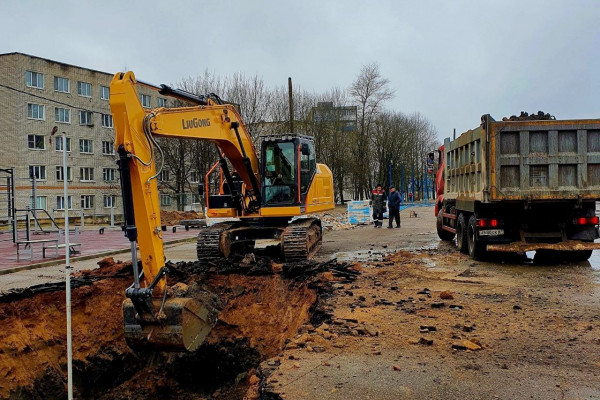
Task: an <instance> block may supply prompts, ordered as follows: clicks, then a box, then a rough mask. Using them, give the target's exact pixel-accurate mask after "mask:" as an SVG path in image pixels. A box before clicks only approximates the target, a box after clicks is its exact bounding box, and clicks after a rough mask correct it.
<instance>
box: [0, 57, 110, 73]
mask: <svg viewBox="0 0 600 400" xmlns="http://www.w3.org/2000/svg"><path fill="white" fill-rule="evenodd" d="M13 55H20V56H26V57H31V58H37V59H38V60H44V61H48V62H51V63H55V64H61V65H65V66H67V67H75V68H80V69H85V70H88V71H93V72H98V73H100V74H105V75H109V76H113V75H114V74H111V73H109V72H104V71H98V70H97V69H92V68H86V67H81V66H79V65H74V64H68V63H64V62H61V61H55V60H51V59H49V58H44V57H38V56H33V55H31V54H27V53H20V52H18V51H14V52H12V53H2V54H0V57H4V56H13Z"/></svg>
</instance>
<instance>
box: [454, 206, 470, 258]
mask: <svg viewBox="0 0 600 400" xmlns="http://www.w3.org/2000/svg"><path fill="white" fill-rule="evenodd" d="M456 246H457V247H458V250H459V251H460V252H461V253H465V254H467V253H468V252H469V246H468V245H467V223H466V221H465V214H463V213H460V214H458V218H457V220H456Z"/></svg>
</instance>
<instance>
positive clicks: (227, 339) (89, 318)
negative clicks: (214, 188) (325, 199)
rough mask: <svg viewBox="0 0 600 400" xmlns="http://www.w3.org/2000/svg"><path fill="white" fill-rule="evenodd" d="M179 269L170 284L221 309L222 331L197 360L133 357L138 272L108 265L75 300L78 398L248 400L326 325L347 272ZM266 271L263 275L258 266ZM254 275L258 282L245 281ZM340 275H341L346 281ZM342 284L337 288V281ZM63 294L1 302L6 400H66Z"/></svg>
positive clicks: (81, 282) (30, 293)
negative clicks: (263, 365)
mask: <svg viewBox="0 0 600 400" xmlns="http://www.w3.org/2000/svg"><path fill="white" fill-rule="evenodd" d="M196 264H198V263H181V264H177V265H175V266H171V269H172V273H171V275H170V277H169V280H170V282H169V283H170V284H174V283H176V282H184V283H186V285H188V287H189V293H190V295H191V296H195V294H196V293H200V292H204V291H209V292H211V293H213V294H214V295H216V296H217V297H218V298H219V299H220V302H221V304H222V308H223V309H222V311H221V312H220V315H219V320H218V322H217V325H216V326H215V327H214V329H213V330H212V332H211V333H210V335H209V337H208V338H207V341H206V342H205V344H204V345H202V346H201V347H200V348H199V349H198V350H197V351H196V352H193V353H185V354H182V353H177V354H168V353H154V354H135V353H133V352H132V351H131V350H130V349H129V348H128V347H127V345H126V343H125V340H124V337H123V327H122V313H121V304H122V301H123V299H124V295H123V293H124V290H125V288H126V287H127V286H129V285H130V283H131V280H132V279H131V276H130V274H131V272H130V268H131V267H130V266H129V265H127V264H123V263H115V262H113V261H112V259H106V260H104V261H103V262H102V263H101V267H100V268H99V269H95V270H92V271H84V272H83V273H82V274H80V276H78V277H76V278H74V280H73V281H74V283H75V285H74V286H76V287H75V288H74V289H73V292H72V315H73V346H74V364H73V365H74V383H75V390H76V395H77V397H78V398H102V399H122V398H128V399H147V398H155V397H160V398H166V399H171V398H172V399H175V398H188V399H203V398H206V397H207V396H208V397H212V398H216V399H232V398H233V399H235V398H242V397H244V394H245V393H246V390H247V386H248V384H249V383H250V382H253V381H254V380H256V374H257V372H256V368H257V367H258V365H259V363H260V362H261V361H262V360H265V359H267V358H269V357H273V356H275V355H277V354H278V353H279V352H280V351H281V350H282V349H283V347H284V346H285V345H286V343H288V342H289V341H290V340H291V338H293V337H294V336H295V335H296V333H297V332H298V329H299V328H300V327H301V326H302V325H303V324H304V323H306V322H308V321H311V320H312V319H313V318H316V320H324V319H327V318H328V317H327V315H328V310H324V309H323V308H322V307H320V304H321V301H320V298H321V297H323V296H325V297H326V296H327V293H330V292H331V291H332V289H331V280H332V279H333V274H334V273H335V274H337V275H338V276H339V277H340V278H339V279H346V278H344V277H343V275H350V276H351V275H352V274H351V273H350V272H348V269H347V267H346V266H344V265H341V264H340V265H338V264H336V263H329V264H318V263H312V264H306V265H305V267H306V270H305V271H304V272H303V271H301V270H299V269H298V268H295V267H293V266H290V265H278V264H274V265H269V268H268V269H267V268H266V267H264V265H266V263H265V260H263V259H260V258H259V259H257V260H256V262H255V263H254V264H255V265H254V266H249V267H248V268H247V269H246V270H243V269H242V270H240V269H239V268H238V270H237V271H235V270H234V269H233V268H232V266H228V269H227V268H225V269H224V271H226V273H223V272H222V271H217V270H218V268H216V266H214V265H213V266H211V267H209V268H200V267H199V266H198V265H196ZM258 264H260V265H263V267H261V268H258V267H256V265H258ZM253 268H255V269H258V270H260V271H261V272H260V273H257V274H253V273H252V272H251V273H250V275H243V274H240V272H242V271H244V272H249V271H252V270H253ZM340 274H341V275H340ZM336 279H337V278H336ZM64 299H65V293H64V284H54V285H41V286H40V287H37V288H28V289H26V290H21V291H15V292H11V293H8V294H7V295H5V296H3V297H1V298H0V321H2V326H3V327H5V328H3V330H2V332H0V371H2V372H1V373H0V375H1V376H0V378H1V379H0V398H10V397H13V398H28V399H29V398H31V399H42V398H44V399H52V398H57V399H58V398H64V397H65V373H66V354H65V353H66V338H65V329H66V328H65V325H66V324H65V306H64Z"/></svg>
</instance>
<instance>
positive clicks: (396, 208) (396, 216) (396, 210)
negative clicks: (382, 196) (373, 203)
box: [388, 186, 401, 229]
mask: <svg viewBox="0 0 600 400" xmlns="http://www.w3.org/2000/svg"><path fill="white" fill-rule="evenodd" d="M400 200H401V199H400V193H398V192H396V188H395V187H393V186H392V187H390V195H389V196H388V208H389V209H390V219H389V224H388V229H391V228H393V226H392V225H393V222H394V220H396V228H400Z"/></svg>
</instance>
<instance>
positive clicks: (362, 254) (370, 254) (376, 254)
mask: <svg viewBox="0 0 600 400" xmlns="http://www.w3.org/2000/svg"><path fill="white" fill-rule="evenodd" d="M396 251H397V250H387V249H386V250H359V251H340V252H339V253H335V254H334V255H333V258H336V259H337V260H338V261H340V262H344V261H358V262H367V261H381V260H383V258H384V257H385V256H387V255H388V254H391V253H395V252H396Z"/></svg>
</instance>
